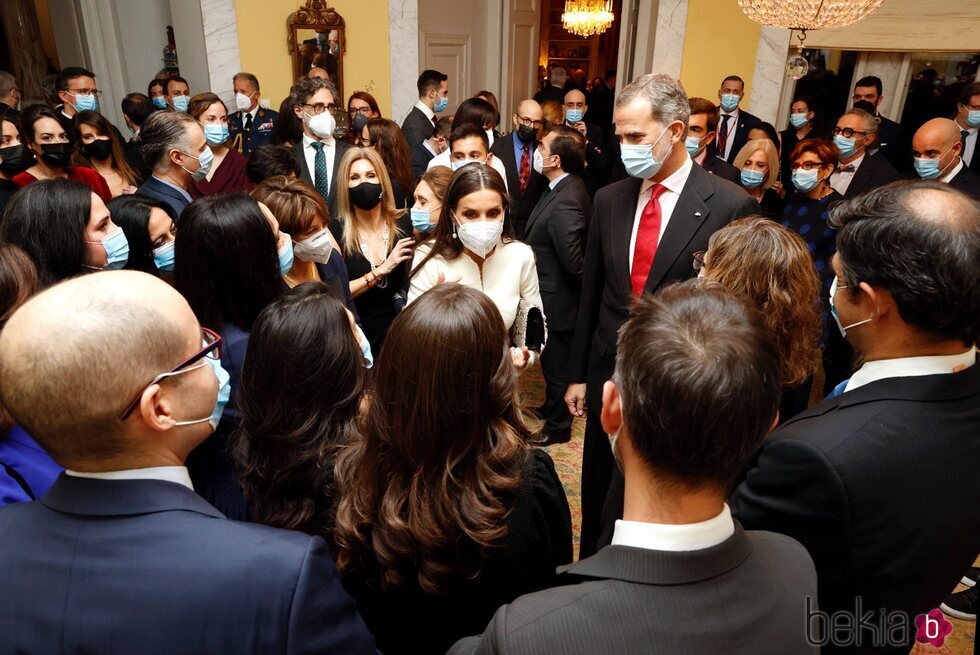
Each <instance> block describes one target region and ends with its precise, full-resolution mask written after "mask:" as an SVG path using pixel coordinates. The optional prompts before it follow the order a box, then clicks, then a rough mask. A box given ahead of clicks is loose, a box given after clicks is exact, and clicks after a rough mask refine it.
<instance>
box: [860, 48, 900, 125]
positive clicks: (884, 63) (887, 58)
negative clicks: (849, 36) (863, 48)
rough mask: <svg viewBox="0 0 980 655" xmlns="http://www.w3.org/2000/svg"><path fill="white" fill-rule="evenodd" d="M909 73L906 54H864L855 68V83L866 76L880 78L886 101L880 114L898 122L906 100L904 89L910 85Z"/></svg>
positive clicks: (882, 104)
mask: <svg viewBox="0 0 980 655" xmlns="http://www.w3.org/2000/svg"><path fill="white" fill-rule="evenodd" d="M907 71H908V64H907V63H906V62H905V53H902V52H862V53H861V55H860V56H859V57H858V62H857V65H856V66H855V67H854V81H855V82H856V81H857V80H859V79H861V78H862V77H864V76H866V75H877V76H878V77H880V78H881V87H882V96H883V97H884V99H883V100H882V102H881V106H879V107H878V112H879V113H880V114H882V115H883V116H887V117H888V118H890V119H892V120H898V117H899V116H900V115H901V108H902V102H903V101H904V99H905V93H904V88H905V85H906V84H907V83H908V80H907V79H906V78H907Z"/></svg>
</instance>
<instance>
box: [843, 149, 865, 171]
mask: <svg viewBox="0 0 980 655" xmlns="http://www.w3.org/2000/svg"><path fill="white" fill-rule="evenodd" d="M867 156H868V153H867V151H865V152H863V153H861V156H860V157H858V158H857V159H855V160H854V161H852V162H851V163H850V164H845V163H843V162H841V166H853V167H854V170H853V171H846V172H847V173H857V169H858V168H860V167H861V162H863V161H864V158H865V157H867ZM837 172H838V173H844V172H845V171H837Z"/></svg>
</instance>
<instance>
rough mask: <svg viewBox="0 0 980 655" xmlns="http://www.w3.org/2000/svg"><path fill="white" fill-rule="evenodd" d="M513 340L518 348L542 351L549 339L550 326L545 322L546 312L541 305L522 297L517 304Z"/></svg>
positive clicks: (511, 336) (512, 331)
mask: <svg viewBox="0 0 980 655" xmlns="http://www.w3.org/2000/svg"><path fill="white" fill-rule="evenodd" d="M510 339H511V342H512V343H513V344H514V345H515V346H517V347H518V348H521V347H526V348H527V349H528V350H533V351H535V352H537V353H540V352H541V351H542V349H544V344H545V341H547V339H548V326H547V325H546V324H545V320H544V312H542V311H541V308H540V307H536V306H535V305H532V304H531V303H529V302H528V301H526V300H524V299H523V298H521V300H520V302H518V304H517V317H516V318H515V319H514V326H513V327H512V328H511V329H510Z"/></svg>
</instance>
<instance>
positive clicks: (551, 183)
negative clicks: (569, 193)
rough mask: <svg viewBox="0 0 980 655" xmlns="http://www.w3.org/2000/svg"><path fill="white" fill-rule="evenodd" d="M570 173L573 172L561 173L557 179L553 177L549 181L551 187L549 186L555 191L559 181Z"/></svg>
mask: <svg viewBox="0 0 980 655" xmlns="http://www.w3.org/2000/svg"><path fill="white" fill-rule="evenodd" d="M569 175H571V173H562V174H561V175H559V176H558V177H556V178H555V179H553V180H551V181H550V182H548V187H549V188H550V189H551V190H552V191H554V190H555V187H556V186H558V183H559V182H561V181H562V180H564V179H565V178H566V177H568V176H569Z"/></svg>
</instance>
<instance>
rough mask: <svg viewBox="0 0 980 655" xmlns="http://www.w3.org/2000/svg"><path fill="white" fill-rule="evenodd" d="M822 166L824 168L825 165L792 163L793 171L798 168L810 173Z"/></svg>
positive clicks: (820, 163)
mask: <svg viewBox="0 0 980 655" xmlns="http://www.w3.org/2000/svg"><path fill="white" fill-rule="evenodd" d="M824 166H826V164H824V163H823V162H822V161H801V162H793V170H794V171H795V170H796V169H798V168H802V169H803V170H805V171H812V170H813V169H815V168H823V167H824Z"/></svg>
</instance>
